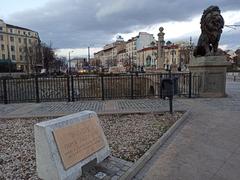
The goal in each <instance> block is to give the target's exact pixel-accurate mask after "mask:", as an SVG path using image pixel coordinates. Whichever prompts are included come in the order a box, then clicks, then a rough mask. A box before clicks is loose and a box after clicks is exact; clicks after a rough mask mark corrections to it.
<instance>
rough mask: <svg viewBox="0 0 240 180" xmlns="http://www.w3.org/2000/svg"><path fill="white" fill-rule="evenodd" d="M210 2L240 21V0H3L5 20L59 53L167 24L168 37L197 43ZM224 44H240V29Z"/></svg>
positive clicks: (229, 20) (227, 33)
mask: <svg viewBox="0 0 240 180" xmlns="http://www.w3.org/2000/svg"><path fill="white" fill-rule="evenodd" d="M209 5H218V6H219V7H220V9H221V11H222V15H223V17H224V19H225V24H227V25H232V24H240V1H239V0H212V1H211V2H210V1H209V0H201V1H199V0H195V1H193V0H171V1H169V0H161V1H160V0H41V1H33V0H1V6H0V18H1V19H3V20H4V21H5V22H6V23H9V24H13V25H18V26H23V27H26V28H30V29H32V30H35V31H37V32H39V34H40V37H41V40H42V41H44V42H46V43H48V44H49V43H50V42H51V43H52V44H53V47H54V48H58V49H59V51H58V54H59V55H65V56H66V55H67V54H68V52H69V51H72V50H73V51H74V52H73V53H72V55H73V56H74V55H86V54H87V50H86V47H87V46H90V47H92V48H91V52H92V53H93V52H94V51H97V50H99V49H100V48H101V47H102V46H103V45H104V44H106V43H109V42H112V41H114V40H115V38H116V36H117V35H122V36H123V37H124V39H125V40H128V39H129V38H131V37H132V36H136V35H137V34H138V32H139V31H146V32H149V33H152V34H154V36H155V37H156V38H157V33H158V29H159V27H160V26H163V27H164V29H165V30H164V32H165V34H166V35H165V40H166V41H167V40H171V41H173V42H176V41H182V40H183V41H189V38H190V36H192V37H193V40H194V41H195V43H196V41H197V39H198V36H199V34H200V24H199V22H200V17H201V14H202V12H203V10H204V9H206V8H207V7H208V6H209ZM220 45H221V47H222V48H225V49H236V48H239V47H240V27H239V28H237V29H236V30H234V29H230V28H226V27H225V28H224V32H223V34H222V38H221V41H220Z"/></svg>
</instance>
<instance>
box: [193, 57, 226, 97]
mask: <svg viewBox="0 0 240 180" xmlns="http://www.w3.org/2000/svg"><path fill="white" fill-rule="evenodd" d="M228 65H230V63H228V62H227V60H226V57H224V56H204V57H197V58H193V59H192V61H191V63H190V64H189V70H190V71H191V72H192V74H193V75H197V76H200V82H199V88H200V89H199V93H200V97H225V96H226V91H225V89H226V70H227V66H228Z"/></svg>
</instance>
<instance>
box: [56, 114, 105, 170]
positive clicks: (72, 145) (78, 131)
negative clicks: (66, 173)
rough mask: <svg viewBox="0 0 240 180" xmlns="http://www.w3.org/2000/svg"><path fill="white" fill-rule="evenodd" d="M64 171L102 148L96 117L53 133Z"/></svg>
mask: <svg viewBox="0 0 240 180" xmlns="http://www.w3.org/2000/svg"><path fill="white" fill-rule="evenodd" d="M53 134H54V138H55V140H56V144H57V147H58V150H59V153H60V156H61V159H62V162H63V165H64V168H65V169H68V168H70V167H71V166H73V165H75V164H77V163H78V162H79V161H81V160H83V159H85V158H87V157H88V156H90V155H91V154H93V153H95V152H97V151H98V150H100V149H101V148H103V147H104V139H103V137H102V134H101V129H100V127H99V124H98V123H97V120H96V117H91V118H90V119H88V120H86V121H83V122H80V123H76V124H73V125H70V126H67V127H64V128H58V129H56V130H54V131H53Z"/></svg>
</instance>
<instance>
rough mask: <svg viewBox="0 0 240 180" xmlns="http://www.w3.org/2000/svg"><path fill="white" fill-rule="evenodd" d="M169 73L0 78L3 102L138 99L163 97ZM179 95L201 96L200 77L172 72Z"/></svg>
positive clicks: (0, 98)
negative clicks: (162, 84) (164, 84)
mask: <svg viewBox="0 0 240 180" xmlns="http://www.w3.org/2000/svg"><path fill="white" fill-rule="evenodd" d="M168 76H169V74H167V73H166V74H164V73H159V74H156V73H155V74H145V73H138V74H123V75H81V76H63V77H38V76H36V77H31V78H8V79H0V103H5V104H7V103H19V102H47V101H80V100H88V99H95V100H105V99H124V98H126V99H136V98H153V97H160V95H161V89H160V84H161V81H162V79H163V78H166V77H168ZM171 76H172V77H173V78H175V88H177V90H178V95H179V96H185V97H189V98H191V97H197V96H198V95H199V85H200V84H199V83H200V79H199V77H198V76H193V75H192V74H191V73H172V74H171Z"/></svg>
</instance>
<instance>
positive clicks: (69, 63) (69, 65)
mask: <svg viewBox="0 0 240 180" xmlns="http://www.w3.org/2000/svg"><path fill="white" fill-rule="evenodd" d="M72 52H73V51H69V52H68V58H69V59H68V74H71V58H70V55H71V53H72Z"/></svg>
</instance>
